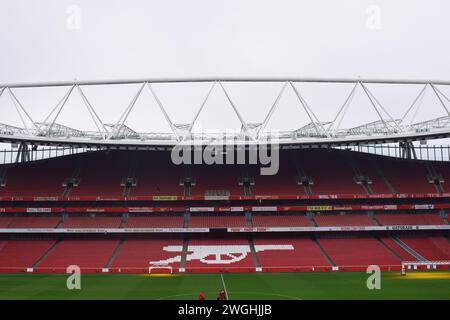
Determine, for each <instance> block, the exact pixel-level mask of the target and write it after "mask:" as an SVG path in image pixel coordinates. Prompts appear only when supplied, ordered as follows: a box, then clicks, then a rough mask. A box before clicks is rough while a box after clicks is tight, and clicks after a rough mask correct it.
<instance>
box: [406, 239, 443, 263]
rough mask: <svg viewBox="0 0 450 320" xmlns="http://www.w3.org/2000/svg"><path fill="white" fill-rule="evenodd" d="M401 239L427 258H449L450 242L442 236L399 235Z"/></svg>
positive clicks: (435, 259) (437, 259) (433, 259)
mask: <svg viewBox="0 0 450 320" xmlns="http://www.w3.org/2000/svg"><path fill="white" fill-rule="evenodd" d="M401 240H402V241H403V242H404V243H406V244H407V245H408V246H409V247H410V248H411V249H413V250H414V251H416V252H417V253H418V254H420V255H421V256H422V257H424V258H425V259H427V260H431V261H439V260H449V259H450V242H449V241H448V239H446V238H444V237H427V238H424V237H401Z"/></svg>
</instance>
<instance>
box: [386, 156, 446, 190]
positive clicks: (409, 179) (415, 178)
mask: <svg viewBox="0 0 450 320" xmlns="http://www.w3.org/2000/svg"><path fill="white" fill-rule="evenodd" d="M379 163H380V165H381V167H382V168H383V171H384V173H385V174H386V176H387V177H388V179H389V181H390V182H391V183H392V184H393V185H394V186H395V189H396V190H397V192H398V193H437V190H436V187H435V186H434V184H432V183H430V182H429V181H428V179H427V175H428V172H427V168H426V166H425V165H424V164H423V163H422V162H420V161H407V160H397V159H395V160H391V159H387V160H384V161H380V162H379Z"/></svg>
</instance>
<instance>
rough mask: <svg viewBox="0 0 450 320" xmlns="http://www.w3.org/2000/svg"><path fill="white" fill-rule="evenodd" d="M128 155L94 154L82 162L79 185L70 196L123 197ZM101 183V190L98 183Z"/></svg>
mask: <svg viewBox="0 0 450 320" xmlns="http://www.w3.org/2000/svg"><path fill="white" fill-rule="evenodd" d="M128 159H129V155H128V154H127V153H113V152H111V153H110V152H101V153H97V152H92V153H90V154H88V157H87V158H86V159H83V161H81V165H80V169H79V170H80V172H79V179H80V180H79V185H78V186H77V187H74V188H73V189H72V190H71V191H70V194H69V195H70V196H91V195H104V196H122V195H123V191H124V188H123V187H122V186H121V185H120V183H121V181H122V179H123V178H124V177H125V176H126V175H127V173H128V169H129V160H128ZM99 181H101V188H98V182H99Z"/></svg>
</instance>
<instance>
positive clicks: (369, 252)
mask: <svg viewBox="0 0 450 320" xmlns="http://www.w3.org/2000/svg"><path fill="white" fill-rule="evenodd" d="M318 241H319V243H320V245H321V246H322V248H323V249H324V250H325V252H326V253H327V254H328V256H329V257H330V258H331V260H332V261H333V262H334V263H335V264H336V265H338V266H369V265H373V264H374V265H379V266H386V265H399V264H400V259H398V258H397V257H396V256H395V255H393V254H392V253H391V252H390V251H389V250H388V249H387V248H386V247H385V246H383V244H382V243H381V242H380V241H378V240H376V239H374V238H339V239H331V238H330V239H328V238H319V239H318Z"/></svg>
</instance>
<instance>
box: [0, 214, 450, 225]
mask: <svg viewBox="0 0 450 320" xmlns="http://www.w3.org/2000/svg"><path fill="white" fill-rule="evenodd" d="M443 224H445V221H444V220H443V218H441V217H440V216H439V214H438V213H411V214H402V213H396V214H375V215H374V216H373V218H371V217H369V216H368V215H367V214H345V215H343V214H316V215H315V216H314V217H311V218H308V217H307V216H306V215H305V214H281V215H258V214H253V215H252V218H251V220H250V221H248V220H247V219H246V217H245V216H244V215H225V214H221V215H216V214H211V215H191V216H190V218H189V220H188V222H187V227H190V228H233V227H249V226H253V227H255V228H256V227H257V228H267V227H311V226H315V225H317V226H319V227H333V226H374V225H385V226H388V225H443ZM183 226H184V217H183V216H182V215H176V216H175V215H173V216H129V217H128V218H127V219H125V220H124V221H122V217H121V216H110V217H105V216H96V217H89V216H82V217H78V216H75V217H69V218H66V219H65V220H64V221H62V220H61V218H60V217H56V216H54V217H7V216H6V217H0V228H55V227H58V228H119V227H120V228H182V227H183Z"/></svg>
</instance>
